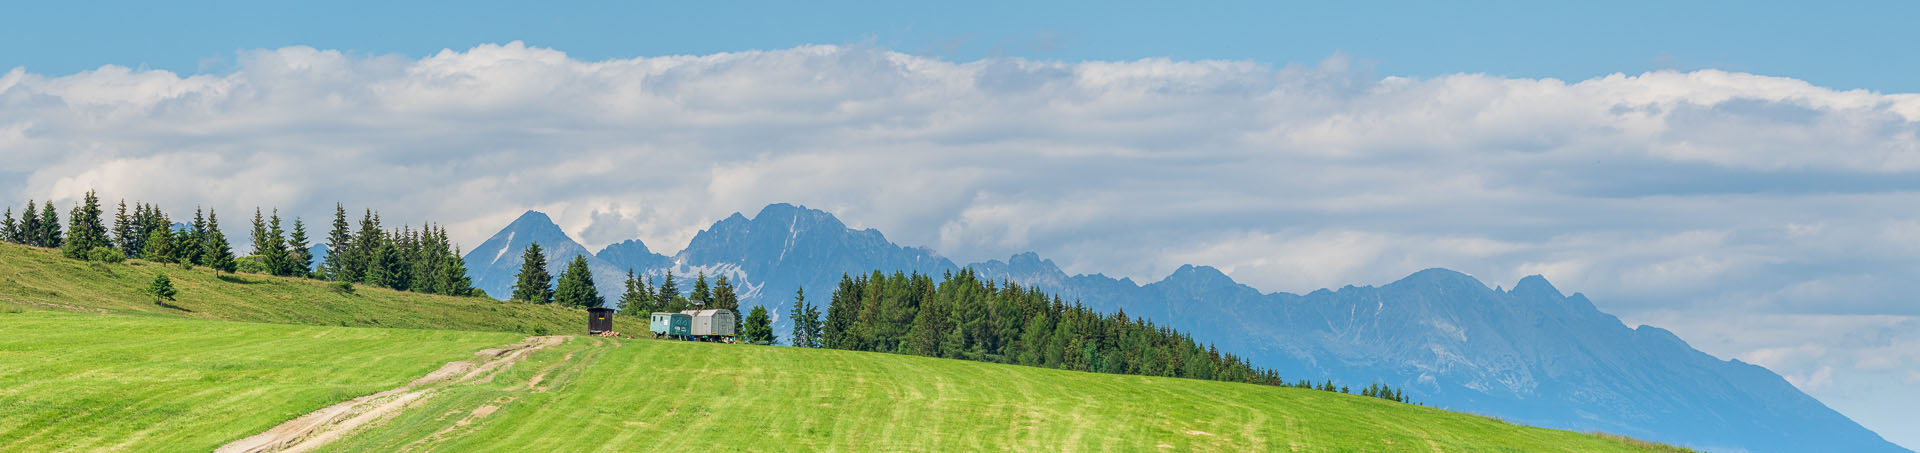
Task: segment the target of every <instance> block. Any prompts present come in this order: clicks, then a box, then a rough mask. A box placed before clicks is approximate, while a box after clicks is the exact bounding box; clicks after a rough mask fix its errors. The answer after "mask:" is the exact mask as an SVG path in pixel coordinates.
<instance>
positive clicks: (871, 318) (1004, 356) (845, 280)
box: [794, 269, 1406, 402]
mask: <svg viewBox="0 0 1920 453" xmlns="http://www.w3.org/2000/svg"><path fill="white" fill-rule="evenodd" d="M795 306H796V313H798V314H797V315H795V316H794V318H795V324H796V325H795V330H796V332H800V333H796V334H795V336H796V338H798V337H800V336H803V335H810V336H809V337H808V338H807V342H808V344H805V345H802V344H800V343H796V344H795V345H796V346H811V345H812V344H811V343H812V342H813V341H815V340H816V339H817V341H818V342H819V343H818V344H819V346H821V347H827V348H834V349H848V350H858V351H875V352H890V353H897V354H913V355H922V356H928V357H943V358H953V359H964V360H974V361H982V362H996V363H1007V364H1019V365H1027V366H1037V367H1045V368H1056V369H1065V370H1077V371H1092V372H1101V373H1113V374H1133V375H1144V376H1166V377H1180V378H1191V379H1206V380H1215V381H1228V382H1244V383H1252V384H1262V385H1275V386H1293V387H1302V388H1316V389H1320V390H1326V391H1337V392H1343V393H1344V392H1347V391H1348V389H1346V388H1344V387H1335V386H1334V385H1333V382H1332V381H1327V382H1326V383H1325V384H1324V385H1315V384H1312V383H1310V382H1308V381H1304V380H1303V381H1300V382H1298V383H1296V384H1292V385H1289V384H1287V383H1286V382H1285V381H1284V380H1282V379H1281V377H1280V375H1279V374H1278V373H1276V372H1274V371H1273V370H1271V369H1263V368H1257V367H1254V366H1253V365H1252V364H1251V363H1249V362H1248V361H1247V360H1246V359H1245V358H1242V357H1238V356H1235V355H1233V354H1232V353H1222V352H1220V350H1219V349H1217V348H1215V347H1214V346H1212V345H1206V346H1202V345H1201V344H1200V343H1199V342H1196V341H1194V340H1193V338H1192V337H1189V336H1187V335H1186V334H1184V333H1181V332H1179V331H1176V330H1174V329H1173V328H1171V327H1166V326H1158V325H1155V324H1154V323H1153V322H1152V321H1148V320H1145V319H1136V318H1129V317H1127V314H1126V311H1125V310H1121V311H1117V312H1115V313H1113V314H1110V315H1109V314H1101V313H1099V312H1097V311H1095V310H1093V309H1089V308H1087V307H1085V306H1082V305H1080V304H1079V303H1078V302H1074V303H1067V302H1065V301H1062V300H1061V299H1060V298H1059V297H1057V296H1049V295H1047V294H1045V293H1043V292H1040V291H1036V290H1032V289H1029V288H1024V287H1021V286H1020V285H1017V284H1014V283H1012V282H1004V283H1002V284H995V283H994V282H991V281H987V280H983V279H981V278H979V276H978V275H976V274H975V273H974V271H973V270H971V269H961V270H960V271H957V272H949V273H947V274H946V275H945V276H944V278H943V279H942V280H941V281H939V282H935V281H934V279H933V277H931V276H928V275H921V274H918V273H914V274H904V273H900V272H895V273H893V274H891V275H888V274H884V273H881V272H879V271H875V272H873V273H872V274H870V275H866V276H860V277H853V276H842V277H841V280H840V284H839V286H838V287H837V288H835V289H834V292H833V296H832V300H831V301H830V302H829V304H828V308H827V314H826V318H825V319H824V321H822V320H820V319H819V318H818V316H817V315H815V314H809V311H810V310H809V308H808V306H807V305H806V303H805V300H804V296H803V294H796V295H795ZM815 313H817V312H815ZM815 329H817V330H815ZM809 332H817V333H813V334H810V333H809ZM1363 393H1364V394H1365V395H1366V396H1372V397H1379V398H1384V399H1390V400H1393V401H1401V402H1405V401H1406V400H1405V398H1404V397H1403V396H1401V394H1400V392H1399V391H1398V390H1394V389H1392V388H1390V387H1386V386H1382V385H1379V384H1374V385H1373V386H1372V387H1371V388H1370V389H1367V390H1364V391H1363Z"/></svg>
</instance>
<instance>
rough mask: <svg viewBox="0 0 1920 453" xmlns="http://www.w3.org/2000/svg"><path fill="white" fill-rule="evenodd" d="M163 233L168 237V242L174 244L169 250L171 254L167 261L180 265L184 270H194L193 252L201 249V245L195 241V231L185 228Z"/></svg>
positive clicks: (168, 230) (167, 230)
mask: <svg viewBox="0 0 1920 453" xmlns="http://www.w3.org/2000/svg"><path fill="white" fill-rule="evenodd" d="M162 231H165V233H162V234H166V235H167V237H168V241H169V242H172V244H171V245H170V246H169V247H168V248H167V252H168V253H169V255H168V257H167V260H168V261H171V262H174V263H178V264H180V267H182V268H187V269H192V268H193V252H194V250H197V249H199V248H200V243H199V241H198V240H197V239H195V236H194V234H193V230H189V229H184V228H183V229H179V230H175V229H171V228H169V229H166V230H162Z"/></svg>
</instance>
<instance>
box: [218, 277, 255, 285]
mask: <svg viewBox="0 0 1920 453" xmlns="http://www.w3.org/2000/svg"><path fill="white" fill-rule="evenodd" d="M213 278H217V279H220V281H223V282H227V283H239V284H242V285H255V284H259V283H260V282H256V281H253V280H247V279H244V278H240V276H238V275H216V276H214V277H213Z"/></svg>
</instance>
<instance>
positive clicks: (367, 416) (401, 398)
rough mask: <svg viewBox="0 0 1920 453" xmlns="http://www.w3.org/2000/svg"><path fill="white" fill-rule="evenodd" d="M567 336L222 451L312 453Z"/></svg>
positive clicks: (532, 340) (483, 354)
mask: <svg viewBox="0 0 1920 453" xmlns="http://www.w3.org/2000/svg"><path fill="white" fill-rule="evenodd" d="M566 341H567V339H566V337H554V336H545V337H527V338H526V339H524V340H521V341H520V342H519V343H516V344H514V345H512V346H507V347H505V348H497V349H486V350H482V351H480V352H476V353H474V355H477V356H480V357H478V358H474V359H469V360H461V361H455V362H448V363H447V364H446V365H444V366H441V367H440V369H438V370H435V371H434V372H432V373H428V374H427V375H426V376H423V377H421V378H419V379H415V380H414V381H413V382H410V383H407V385H403V386H400V387H398V388H394V389H391V390H387V391H383V392H380V393H375V394H372V395H367V396H362V397H359V398H354V399H352V400H348V401H345V402H342V403H339V404H335V405H332V406H327V407H325V408H322V409H320V410H317V411H313V412H310V413H307V414H306V415H302V416H299V417H296V418H294V419H293V420H288V421H287V422H286V423H281V424H280V425H279V426H275V427H273V428H272V429H268V430H267V431H266V432H263V433H260V434H255V435H253V436H249V437H247V438H244V439H240V440H237V441H234V442H232V443H229V444H227V445H224V446H221V447H220V448H219V449H217V450H215V451H216V452H219V453H256V452H269V451H310V450H313V449H316V448H319V447H321V446H324V445H326V444H327V443H330V442H332V441H334V440H338V439H340V438H341V437H343V436H346V435H347V434H351V433H353V432H354V431H357V430H360V429H363V428H366V427H368V426H371V425H373V424H374V423H378V422H380V421H382V420H386V419H387V418H390V417H392V416H393V415H395V414H398V413H399V412H400V411H402V410H405V409H406V408H407V407H408V406H411V405H415V404H418V403H419V402H422V401H425V400H426V399H428V398H432V397H433V396H434V394H435V393H436V392H438V391H439V390H441V389H444V388H447V387H450V386H455V385H467V384H477V383H482V382H487V381H489V380H491V379H492V378H493V375H494V373H497V372H499V371H500V370H501V369H503V368H506V367H507V366H509V365H512V364H514V363H515V362H519V361H520V360H522V359H525V358H527V356H529V355H532V354H533V353H534V352H536V351H539V350H542V349H546V348H550V347H553V346H555V345H559V344H560V343H564V342H566Z"/></svg>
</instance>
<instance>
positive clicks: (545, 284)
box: [511, 242, 553, 304]
mask: <svg viewBox="0 0 1920 453" xmlns="http://www.w3.org/2000/svg"><path fill="white" fill-rule="evenodd" d="M552 282H553V275H552V274H548V273H547V256H546V255H545V254H543V253H541V251H540V244H539V243H537V242H536V243H532V244H527V250H526V251H525V252H521V254H520V273H519V274H516V275H515V276H514V284H513V297H512V298H511V300H517V301H521V302H532V303H536V304H545V303H551V302H553V287H552V286H549V285H551V284H552Z"/></svg>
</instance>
